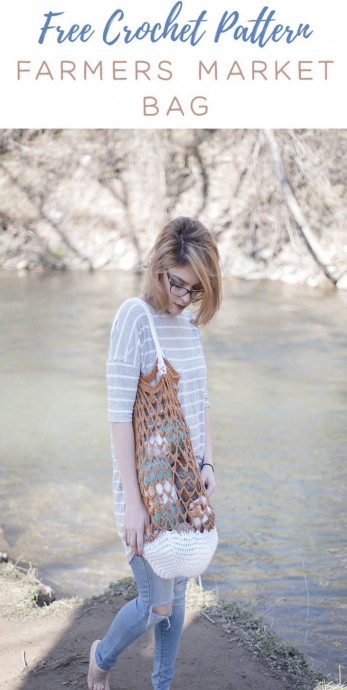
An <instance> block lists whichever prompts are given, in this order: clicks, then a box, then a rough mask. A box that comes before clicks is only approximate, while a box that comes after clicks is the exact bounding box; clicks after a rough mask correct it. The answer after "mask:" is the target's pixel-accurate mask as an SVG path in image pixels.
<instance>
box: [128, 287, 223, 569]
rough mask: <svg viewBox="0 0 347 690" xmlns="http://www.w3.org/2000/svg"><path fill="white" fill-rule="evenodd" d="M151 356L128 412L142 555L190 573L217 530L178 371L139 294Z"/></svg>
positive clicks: (205, 560) (205, 557)
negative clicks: (141, 511) (145, 524)
mask: <svg viewBox="0 0 347 690" xmlns="http://www.w3.org/2000/svg"><path fill="white" fill-rule="evenodd" d="M138 301H139V302H140V303H141V305H142V306H143V307H144V309H145V310H146V313H147V316H148V320H149V325H150V329H151V333H152V337H153V340H154V343H155V346H156V350H157V361H156V364H155V365H154V367H153V369H152V370H151V371H150V372H149V373H148V374H141V375H140V378H139V382H138V388H137V394H136V399H135V404H134V412H133V426H134V435H135V455H136V469H137V477H138V482H139V486H140V491H141V495H142V500H143V502H144V504H145V506H146V509H147V511H148V515H149V528H148V530H147V532H146V534H145V540H144V541H145V543H144V557H145V558H146V559H147V561H148V562H149V563H150V565H151V566H152V568H153V570H154V571H155V572H156V573H157V574H158V575H160V576H161V577H164V578H172V577H178V576H185V577H196V576H197V575H199V574H200V573H202V572H203V571H204V570H206V568H207V566H208V565H209V563H210V561H211V558H212V556H213V554H214V552H215V550H216V547H217V542H218V536H217V530H216V528H215V518H214V512H213V509H212V506H211V504H210V500H209V497H208V495H207V492H206V489H205V486H204V484H203V482H202V481H201V478H200V469H199V466H198V463H197V461H196V458H195V455H194V451H193V447H192V442H191V438H190V433H189V429H188V426H187V423H186V421H185V418H184V415H183V411H182V408H181V404H180V402H179V399H178V382H179V379H180V375H179V374H178V373H177V371H176V370H175V369H174V368H173V366H172V365H171V364H170V362H169V361H168V360H167V359H165V357H164V354H163V351H162V349H161V346H160V343H159V339H158V336H157V332H156V329H155V326H154V321H153V317H152V314H151V312H150V310H149V308H148V306H147V305H146V304H145V302H144V301H143V300H140V299H139V300H138Z"/></svg>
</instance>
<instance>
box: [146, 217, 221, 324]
mask: <svg viewBox="0 0 347 690" xmlns="http://www.w3.org/2000/svg"><path fill="white" fill-rule="evenodd" d="M186 265H189V266H191V268H192V269H193V271H194V273H195V274H196V275H197V277H198V279H199V282H200V283H201V289H202V290H203V293H204V295H203V298H202V300H201V302H199V303H198V304H199V308H198V311H197V313H196V314H195V318H194V321H193V323H194V324H196V325H197V326H201V325H204V324H206V323H208V322H209V321H210V320H211V319H212V317H213V315H214V314H215V313H216V311H217V309H219V307H220V303H221V299H222V291H221V272H220V265H219V252H218V248H217V243H216V241H215V239H214V237H213V235H212V234H211V233H210V232H209V230H207V228H205V226H204V225H203V224H202V223H200V221H199V220H195V219H194V218H185V217H180V218H175V219H174V220H172V221H171V222H170V223H168V225H166V226H165V227H164V228H163V229H162V231H161V232H160V233H159V235H158V237H157V239H156V241H155V244H154V246H153V247H152V249H151V251H150V252H149V254H148V257H147V271H146V277H145V288H144V295H145V297H146V299H147V301H148V302H149V303H150V304H151V305H152V306H153V307H154V308H155V309H158V310H160V311H165V309H166V307H167V305H168V297H167V294H166V292H165V289H164V287H163V285H162V283H161V281H160V275H161V274H163V273H165V272H166V271H168V270H170V269H172V268H174V267H175V266H186Z"/></svg>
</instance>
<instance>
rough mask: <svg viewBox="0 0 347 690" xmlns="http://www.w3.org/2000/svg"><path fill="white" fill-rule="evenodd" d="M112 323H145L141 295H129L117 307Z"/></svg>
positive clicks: (140, 324) (141, 324)
mask: <svg viewBox="0 0 347 690" xmlns="http://www.w3.org/2000/svg"><path fill="white" fill-rule="evenodd" d="M113 324H114V325H115V324H117V325H118V326H119V325H120V324H132V325H134V324H138V325H139V327H142V326H143V325H145V324H146V311H145V307H144V305H143V299H142V298H141V297H129V298H128V299H126V300H124V302H122V304H120V306H119V307H118V310H117V312H116V315H115V318H114V321H113Z"/></svg>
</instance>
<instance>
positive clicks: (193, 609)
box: [0, 578, 306, 690]
mask: <svg viewBox="0 0 347 690" xmlns="http://www.w3.org/2000/svg"><path fill="white" fill-rule="evenodd" d="M133 593H134V591H133V585H129V586H128V587H124V586H123V587H119V588H118V589H117V587H116V588H115V589H114V591H113V592H112V593H108V594H105V595H103V596H101V597H98V598H97V599H95V600H91V601H88V602H78V601H74V600H69V599H68V600H65V601H60V602H59V601H57V602H55V603H53V604H51V605H50V606H48V607H45V609H43V610H42V609H38V608H32V607H31V608H29V607H27V606H26V605H25V603H24V601H25V599H26V598H27V596H28V592H27V591H26V592H24V593H23V585H22V584H21V581H20V580H19V581H12V582H11V581H9V580H7V579H6V578H2V580H1V586H0V614H1V623H0V626H1V628H0V659H1V662H0V664H1V666H0V690H5V688H6V690H58V689H59V690H62V689H63V688H86V687H87V686H86V680H85V679H86V673H87V667H88V655H89V648H90V645H91V643H92V641H93V640H94V639H96V638H98V637H101V636H102V635H103V634H104V632H105V630H106V629H107V627H108V625H109V624H110V622H111V621H112V619H113V617H114V615H115V613H116V612H117V610H118V609H119V608H120V607H121V606H122V605H123V604H124V602H125V601H126V600H129V599H130V598H132V596H133ZM205 615H206V614H204V613H203V612H202V610H200V611H199V607H198V606H197V604H196V601H195V600H194V596H193V598H190V597H188V610H187V615H186V621H185V628H184V633H183V636H182V642H181V647H180V651H179V654H178V658H177V664H176V674H175V680H174V682H173V683H172V686H171V688H172V690H181V689H182V688H189V690H201V689H205V688H206V689H208V690H210V688H213V690H254V689H258V688H259V689H260V690H289V688H290V690H292V688H293V687H294V685H293V683H288V681H287V680H286V679H285V678H283V677H282V678H275V677H274V674H273V672H270V671H269V669H268V668H267V666H266V665H265V664H264V663H263V662H262V661H260V660H259V659H258V658H257V657H256V656H254V654H253V653H252V652H251V651H249V650H247V649H245V648H244V647H243V646H241V645H240V643H239V642H238V641H237V639H236V638H235V636H234V635H233V634H232V633H227V632H225V630H224V629H223V627H222V626H221V625H220V624H219V623H218V622H212V619H211V620H208V619H207V618H206V617H205ZM152 650H153V647H152V636H151V632H148V633H146V634H145V635H144V636H143V637H141V638H140V640H138V641H137V642H135V643H134V644H133V645H132V646H131V647H129V648H128V649H127V650H126V651H125V652H124V653H123V654H122V656H121V657H120V659H119V662H118V664H117V667H116V668H115V669H113V671H112V672H111V675H110V681H111V688H112V690H150V688H151V683H150V675H151V666H152V661H151V659H152ZM282 675H284V674H282ZM295 687H296V688H298V687H299V686H298V685H295ZM305 687H306V686H305Z"/></svg>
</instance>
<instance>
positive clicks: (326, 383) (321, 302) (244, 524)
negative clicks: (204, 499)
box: [0, 272, 347, 677]
mask: <svg viewBox="0 0 347 690" xmlns="http://www.w3.org/2000/svg"><path fill="white" fill-rule="evenodd" d="M140 285H141V279H140V278H139V277H136V276H132V275H128V274H118V275H115V274H114V273H111V272H103V273H97V274H87V273H79V272H72V273H66V274H64V273H48V274H46V273H42V274H23V275H15V274H6V273H2V274H0V293H1V312H2V317H1V354H2V356H1V391H2V413H1V417H2V431H1V436H0V452H1V458H2V462H1V470H0V482H1V487H0V496H1V522H0V525H1V527H2V528H3V530H4V534H5V537H6V539H7V542H8V543H9V545H10V549H9V551H10V554H11V555H12V556H15V557H18V558H20V559H22V560H28V561H30V562H31V563H32V564H33V565H35V566H36V567H38V569H39V574H40V577H41V578H42V579H44V580H45V581H48V582H49V583H51V584H52V586H53V587H54V588H55V589H56V590H57V591H58V592H61V593H63V592H64V593H69V594H74V593H79V594H82V595H90V594H92V593H98V592H100V591H101V590H103V589H104V588H105V587H106V586H107V585H108V583H109V582H110V581H111V580H113V579H116V578H117V577H120V576H124V575H128V574H129V572H130V571H129V569H128V566H127V564H126V563H125V559H124V556H123V551H122V547H121V546H120V543H119V540H118V537H117V535H116V532H115V525H114V520H113V509H112V497H111V460H110V451H109V430H108V425H107V421H106V394H105V359H106V353H107V346H108V337H109V330H110V325H111V322H112V319H113V315H114V313H115V310H116V308H117V306H118V305H119V303H120V302H121V301H122V300H123V299H125V298H126V297H128V296H131V295H133V294H136V293H138V292H139V291H140ZM346 308H347V294H346V293H343V292H334V291H333V290H329V289H328V290H325V291H324V290H321V289H315V290H313V289H309V288H303V287H292V286H291V287H289V286H285V285H281V284H278V283H271V282H265V281H261V282H243V281H237V280H232V281H225V284H224V301H223V306H222V309H221V310H220V312H219V313H218V315H217V316H216V317H215V319H214V321H213V322H212V323H211V324H210V325H209V326H208V327H207V328H205V329H204V343H205V353H206V359H207V364H208V372H209V395H210V402H211V412H212V419H213V429H214V450H215V453H214V456H215V464H216V467H217V470H216V477H217V482H218V492H217V496H216V499H215V507H216V512H217V515H218V525H219V535H220V543H219V548H218V551H217V554H216V556H215V558H214V561H213V563H212V565H211V566H210V568H209V570H208V571H207V573H206V574H205V575H204V576H203V584H204V586H206V587H211V588H217V589H218V591H219V593H220V594H221V595H222V596H223V597H225V598H227V599H240V600H243V601H247V602H250V603H251V604H252V605H253V606H254V607H255V610H256V612H257V613H258V614H262V613H264V612H265V611H268V613H267V614H266V620H267V622H268V624H269V625H270V626H271V627H272V628H273V630H275V631H276V632H277V633H278V634H280V635H281V636H282V637H283V638H284V639H286V640H287V641H289V642H291V643H292V644H294V645H296V646H297V647H299V648H300V649H302V651H303V652H305V653H306V654H307V655H308V656H309V657H310V658H311V659H312V660H313V662H314V663H315V664H316V665H317V667H318V668H320V669H321V670H323V671H324V672H326V673H328V674H329V673H330V674H332V676H331V677H336V676H337V674H338V666H339V665H342V666H344V669H343V670H342V671H343V674H345V676H347V659H346V639H347V600H346V593H347V549H346V534H347V508H346V488H347V463H346V450H347V425H346V408H347V402H346V401H347V396H346V393H347V385H346V374H347V341H346V323H347V320H346Z"/></svg>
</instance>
